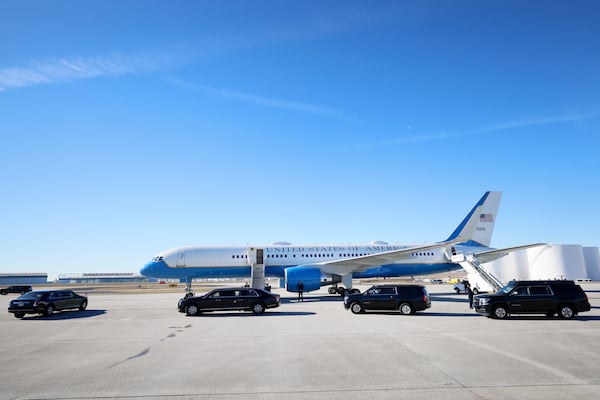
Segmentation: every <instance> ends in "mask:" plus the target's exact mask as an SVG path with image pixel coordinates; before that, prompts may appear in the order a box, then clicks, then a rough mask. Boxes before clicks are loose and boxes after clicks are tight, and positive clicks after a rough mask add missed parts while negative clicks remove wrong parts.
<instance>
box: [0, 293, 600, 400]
mask: <svg viewBox="0 0 600 400" xmlns="http://www.w3.org/2000/svg"><path fill="white" fill-rule="evenodd" d="M582 286H583V287H584V289H586V290H588V296H589V298H590V301H591V303H592V307H593V308H592V311H591V312H587V313H582V314H581V315H580V316H579V317H577V318H576V319H575V320H560V319H546V318H544V317H538V316H520V317H513V318H511V319H510V320H506V321H498V320H492V319H488V318H485V317H482V316H479V315H477V314H475V313H474V312H472V311H471V310H469V307H468V303H467V302H466V297H465V296H464V295H456V294H454V293H453V292H452V291H451V286H449V285H429V286H428V290H429V291H430V293H431V294H432V297H433V304H432V308H431V309H429V310H427V311H424V312H420V313H417V315H413V316H403V315H399V314H397V313H367V314H361V315H354V314H352V313H351V312H349V311H346V310H345V309H344V308H343V304H342V302H341V299H339V298H337V297H335V296H328V295H326V294H325V291H323V292H320V293H317V294H307V295H306V301H305V302H301V303H298V302H296V301H295V297H294V296H293V294H288V293H286V292H281V294H282V296H283V304H282V306H281V307H280V308H278V309H273V310H269V311H267V313H265V314H264V315H258V316H257V315H252V314H250V313H243V312H232V313H207V314H202V315H201V316H197V317H186V316H185V315H184V314H180V313H179V312H177V310H176V304H177V300H178V299H179V297H181V296H180V295H179V294H176V293H154V294H152V293H148V294H90V301H89V308H88V310H86V311H84V312H79V311H68V312H63V313H57V314H55V315H53V316H51V317H37V316H31V317H27V318H25V319H23V320H18V319H16V318H14V317H13V316H12V315H11V314H9V313H8V312H6V308H7V305H8V301H9V300H10V299H13V298H15V297H16V295H8V296H2V297H0V308H1V309H2V311H1V312H0V329H1V332H2V335H1V336H0V361H1V362H0V377H1V380H0V398H1V399H105V398H110V399H140V398H144V399H168V400H170V399H213V400H221V399H267V400H271V399H292V400H296V399H321V398H327V399H345V400H354V399H417V400H418V399H428V400H432V399H433V400H435V399H444V400H453V399H461V400H469V399H487V400H494V399H503V400H505V399H520V400H522V399H544V400H552V399H557V400H559V399H560V400H563V399H595V398H598V393H600V370H599V369H598V365H600V284H584V285H582ZM361 288H363V289H364V288H365V287H361Z"/></svg>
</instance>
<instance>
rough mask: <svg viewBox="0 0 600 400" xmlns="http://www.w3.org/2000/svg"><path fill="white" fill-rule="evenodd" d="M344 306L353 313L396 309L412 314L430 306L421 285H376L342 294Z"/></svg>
mask: <svg viewBox="0 0 600 400" xmlns="http://www.w3.org/2000/svg"><path fill="white" fill-rule="evenodd" d="M344 307H345V308H346V310H347V309H350V311H352V312H353V313H354V314H358V313H362V312H364V311H365V310H398V311H400V313H401V314H414V313H415V312H416V311H421V310H425V309H427V308H429V307H431V300H429V294H428V293H427V289H425V287H424V286H421V285H376V286H373V287H371V288H369V289H368V290H366V291H365V292H364V293H355V294H350V295H346V296H344Z"/></svg>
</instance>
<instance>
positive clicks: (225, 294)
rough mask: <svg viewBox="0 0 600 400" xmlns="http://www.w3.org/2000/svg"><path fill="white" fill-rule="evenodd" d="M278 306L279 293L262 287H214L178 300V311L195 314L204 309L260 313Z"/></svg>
mask: <svg viewBox="0 0 600 400" xmlns="http://www.w3.org/2000/svg"><path fill="white" fill-rule="evenodd" d="M275 307H279V295H278V294H273V293H269V292H267V291H265V290H262V289H253V288H247V287H242V288H223V289H214V290H212V291H210V292H208V293H206V294H205V295H203V296H196V297H188V298H183V299H180V300H179V305H178V308H179V312H182V313H186V314H187V315H197V314H200V313H201V312H205V311H230V310H241V311H252V312H253V313H254V314H262V313H264V312H265V310H266V309H267V308H275Z"/></svg>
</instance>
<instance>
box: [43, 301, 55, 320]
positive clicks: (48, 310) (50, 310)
mask: <svg viewBox="0 0 600 400" xmlns="http://www.w3.org/2000/svg"><path fill="white" fill-rule="evenodd" d="M52 314H54V306H53V305H52V304H48V307H46V311H45V312H44V315H45V316H46V317H49V316H51V315H52Z"/></svg>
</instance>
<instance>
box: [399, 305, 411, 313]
mask: <svg viewBox="0 0 600 400" xmlns="http://www.w3.org/2000/svg"><path fill="white" fill-rule="evenodd" d="M398 310H400V314H402V315H409V314H412V313H414V309H413V306H412V305H410V303H401V304H400V307H398Z"/></svg>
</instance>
